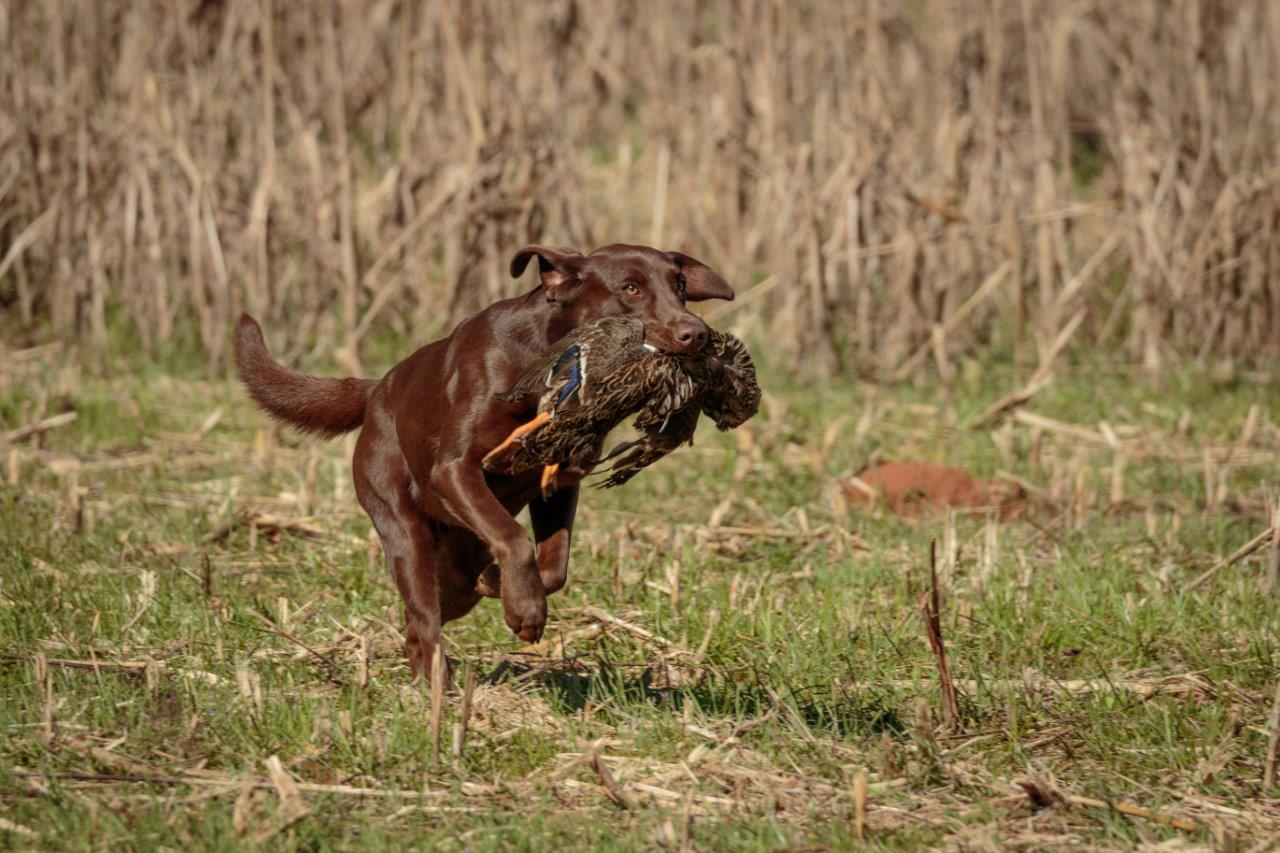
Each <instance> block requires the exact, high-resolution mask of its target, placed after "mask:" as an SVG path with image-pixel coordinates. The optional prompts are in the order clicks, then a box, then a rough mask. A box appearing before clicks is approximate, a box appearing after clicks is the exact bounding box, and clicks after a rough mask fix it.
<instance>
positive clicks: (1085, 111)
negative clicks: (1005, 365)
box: [0, 0, 1280, 380]
mask: <svg viewBox="0 0 1280 853" xmlns="http://www.w3.org/2000/svg"><path fill="white" fill-rule="evenodd" d="M0 44H3V45H4V47H5V49H4V51H3V54H2V56H0V93H3V94H2V95H0V104H3V105H4V106H3V107H2V108H0V199H3V209H4V211H5V212H4V215H3V217H0V299H3V302H4V304H6V305H8V306H10V309H11V311H12V313H13V314H14V315H15V316H16V317H17V318H19V320H20V322H21V323H22V324H23V325H25V326H26V327H27V328H32V327H33V324H37V323H40V322H42V321H47V322H48V324H49V326H48V327H49V328H51V329H52V330H54V332H55V333H56V334H57V335H59V336H60V337H64V338H67V339H70V338H75V339H78V340H84V341H87V342H89V343H91V345H92V346H94V347H96V348H97V349H98V350H102V349H104V348H105V347H107V346H108V345H109V344H110V343H112V342H113V341H115V340H117V339H118V337H119V336H120V335H128V336H129V337H131V338H136V339H137V340H139V341H141V343H142V345H143V346H144V348H145V349H147V350H149V351H152V352H163V351H165V350H166V348H168V347H169V346H170V345H171V344H173V343H174V342H175V341H189V340H190V339H191V338H193V337H194V338H195V339H196V340H197V341H198V343H199V345H200V347H202V349H203V350H204V351H206V352H207V354H208V355H209V356H210V357H212V359H213V362H214V364H215V365H219V364H222V363H224V362H225V359H226V355H227V342H228V340H229V329H230V325H231V324H232V323H233V321H234V318H235V317H236V315H237V312H238V311H240V310H241V309H249V310H250V311H252V312H254V313H255V314H257V315H258V316H259V317H261V318H264V319H265V320H266V321H267V322H266V326H267V327H268V328H270V329H275V330H281V329H286V330H287V332H288V334H287V337H288V345H289V349H288V350H287V352H288V354H289V356H290V357H291V358H292V357H296V356H297V355H298V354H300V353H301V352H302V351H303V348H304V347H310V346H314V350H313V352H314V353H316V354H320V355H324V356H330V355H332V356H333V357H336V358H337V359H338V361H339V363H341V364H343V365H345V366H346V367H347V368H348V369H355V368H356V367H357V365H358V361H359V358H358V355H359V353H360V351H361V343H362V341H364V340H365V339H366V337H367V335H368V333H369V332H370V331H371V330H374V329H381V328H386V327H388V326H389V327H391V328H393V329H395V330H397V331H399V332H401V333H405V332H408V331H410V330H413V332H414V335H415V337H420V336H421V333H422V329H423V328H424V327H426V328H438V327H440V326H441V325H443V324H446V323H448V322H451V321H452V320H456V319H457V318H458V317H460V316H462V315H463V314H465V313H467V312H470V311H472V310H474V309H476V308H477V307H479V306H481V305H484V304H486V303H488V302H489V301H491V300H492V299H494V298H496V297H498V296H502V295H506V294H510V293H513V292H515V291H516V290H517V288H518V287H519V285H518V284H517V283H514V282H511V281H510V280H509V279H508V278H507V277H506V275H505V273H504V268H505V261H506V256H507V255H508V254H509V253H510V252H511V251H512V249H513V248H514V247H516V246H518V245H520V244H522V243H524V242H527V241H543V242H551V243H554V244H572V245H577V246H593V245H596V244H600V243H605V242H609V241H613V240H618V239H622V240H630V241H633V242H651V243H657V244H663V245H670V246H679V247H681V248H683V249H685V250H688V251H690V252H692V253H694V254H696V255H698V256H700V257H703V258H704V259H705V260H707V261H708V262H710V263H712V264H713V265H715V266H716V267H718V268H719V269H721V270H723V271H724V272H725V273H726V274H727V275H728V276H729V278H730V279H731V280H733V281H735V282H737V283H738V285H739V286H740V288H741V289H742V290H743V291H745V293H744V295H743V298H742V299H741V300H740V302H739V303H737V304H736V305H734V306H731V307H728V308H726V309H722V310H725V311H731V312H733V318H734V321H735V322H736V323H737V324H738V325H739V327H740V330H746V331H748V332H750V331H752V329H753V327H754V326H755V324H756V323H757V322H758V321H759V318H761V317H768V318H769V320H770V330H771V331H772V332H773V333H775V334H776V333H777V332H778V331H779V330H782V331H783V333H782V334H777V335H776V337H777V340H778V342H779V344H780V346H781V348H782V349H783V350H784V351H786V352H788V353H789V354H790V356H791V357H792V358H793V360H794V361H795V362H796V363H804V364H806V365H809V366H811V367H813V368H815V369H826V370H836V369H857V370H861V371H876V372H879V373H880V374H881V375H891V376H896V377H901V376H905V375H909V374H912V373H915V372H918V371H919V370H920V369H922V368H928V367H930V366H931V365H932V366H933V367H934V368H935V369H936V370H937V371H938V372H939V374H940V375H941V376H942V377H943V378H944V380H951V379H952V378H953V375H954V371H955V369H956V364H955V362H956V359H957V357H958V356H962V355H965V354H968V353H972V352H974V351H976V350H977V349H979V348H982V347H986V346H988V345H991V344H996V345H998V346H1000V347H1002V348H1004V349H1005V350H1012V352H1013V354H1014V357H1015V359H1016V360H1017V361H1018V363H1019V364H1022V365H1026V367H1027V369H1028V370H1029V369H1031V367H1032V366H1035V365H1040V366H1041V367H1046V366H1048V363H1051V362H1052V361H1053V360H1054V358H1053V356H1054V355H1055V354H1056V352H1057V351H1058V350H1060V349H1061V348H1062V347H1063V346H1066V345H1068V344H1076V345H1087V346H1089V347H1090V348H1093V349H1096V350H1101V351H1108V352H1115V353H1118V354H1122V355H1123V356H1124V357H1125V358H1126V359H1127V360H1130V361H1136V362H1138V363H1140V364H1142V365H1144V366H1145V367H1146V368H1147V369H1148V370H1157V369H1159V368H1160V366H1161V365H1163V364H1164V363H1165V362H1166V361H1167V360H1169V359H1174V360H1179V359H1180V358H1181V357H1191V358H1195V359H1198V360H1199V361H1201V362H1202V363H1206V364H1209V365H1211V366H1213V367H1215V368H1217V369H1220V370H1222V371H1225V372H1226V373H1228V374H1229V373H1232V372H1236V373H1238V372H1240V371H1241V370H1242V369H1249V368H1251V367H1257V366H1265V365H1267V364H1269V363H1271V360H1272V359H1274V357H1275V355H1276V352H1277V337H1276V335H1275V334H1274V330H1275V328H1277V326H1280V283H1278V282H1280V274H1278V273H1280V270H1278V269H1277V263H1278V261H1277V257H1278V256H1277V251H1276V247H1277V243H1276V236H1275V235H1276V233H1277V221H1280V220H1278V217H1280V193H1278V192H1277V174H1278V173H1277V169H1280V161H1277V159H1276V158H1277V154H1276V152H1277V150H1280V149H1278V148H1277V140H1278V139H1280V127H1277V122H1278V121H1280V119H1278V118H1277V117H1278V116H1280V104H1278V103H1277V98H1278V97H1280V95H1277V92H1278V91H1280V88H1278V87H1277V86H1275V85H1274V83H1275V81H1276V80H1277V79H1280V48H1277V45H1280V7H1277V6H1276V4H1274V3H1271V2H1268V0H1242V2H1216V0H1178V2H1174V3H1171V4H1170V3H1166V2H1162V0H1134V1H1133V2H1124V3H1114V2H1102V0H1086V2H1077V3H1069V4H1064V3H1059V2H1052V0H991V2H977V0H974V2H960V3H956V2H950V0H928V2H924V3H912V4H899V3H893V2H883V0H870V2H865V3H845V2H823V0H813V1H812V2H798V3H745V4H742V3H730V2H720V1H718V2H699V3H683V2H660V3H634V2H626V3H616V4H589V3H583V2H580V0H558V1H557V2H551V3H521V4H515V5H514V6H513V5H512V4H508V3H500V2H490V0H476V2H472V0H447V2H438V3H436V2H430V3H427V2H410V0H377V2H373V3H365V2H363V0H335V2H329V3H304V4H284V3H279V2H276V0H236V1H235V2H233V0H210V2H200V3H195V2H191V3H185V2H184V3H169V4H131V3H122V2H97V3H83V4H74V3H73V4H56V3H55V4H50V3H20V4H16V5H12V6H9V7H7V8H6V9H5V10H4V11H3V12H2V13H0ZM117 318H118V319H117ZM42 327H43V326H42Z"/></svg>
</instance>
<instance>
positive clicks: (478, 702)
mask: <svg viewBox="0 0 1280 853" xmlns="http://www.w3.org/2000/svg"><path fill="white" fill-rule="evenodd" d="M0 45H3V48H4V49H3V51H0V451H3V454H4V458H5V464H6V469H5V473H4V486H3V491H2V492H0V684H2V685H3V687H2V689H3V696H4V699H5V701H4V702H3V704H2V705H0V802H2V803H3V807H2V808H0V812H2V813H3V818H2V820H0V846H9V847H30V846H34V847H42V848H64V847H77V848H100V847H106V846H114V845H117V844H120V843H125V842H130V841H131V842H132V843H133V844H134V845H135V846H138V847H142V848H154V847H159V846H167V847H178V846H226V847H229V846H235V845H240V844H261V845H266V846H271V847H279V848H286V849H291V848H314V847H317V846H332V845H340V846H352V847H357V846H368V847H382V846H388V845H389V846H395V847H408V846H418V847H428V846H431V845H444V844H453V845H454V846H455V847H458V848H462V847H467V848H470V847H480V848H492V847H498V848H512V847H514V848H532V847H544V846H549V845H553V844H554V845H559V846H569V847H587V846H616V847H624V848H633V847H637V848H638V847H652V846H663V847H672V848H678V847H688V846H693V847H726V846H745V847H755V848H780V847H805V846H808V847H818V848H822V847H835V848H839V847H845V846H849V845H850V844H852V843H854V842H855V840H856V839H857V837H858V835H860V834H865V836H866V840H867V841H868V842H869V843H873V844H877V843H878V844H884V845H930V846H967V847H975V848H984V849H986V848H989V849H995V848H997V847H1009V846H1013V847H1022V848H1037V849H1039V848H1045V847H1054V846H1061V847H1071V846H1079V845H1082V844H1093V845H1097V846H1103V847H1131V846H1134V845H1140V844H1149V845H1160V844H1166V845H1170V846H1175V847H1176V846H1178V845H1188V844H1192V845H1204V844H1212V845H1214V846H1217V847H1219V848H1224V849H1228V848H1229V849H1242V850H1251V849H1258V850H1262V849H1272V848H1274V846H1275V845H1276V844H1277V843H1280V841H1278V839H1280V785H1278V784H1277V781H1276V772H1275V762H1276V749H1277V746H1276V742H1277V732H1278V731H1280V721H1277V720H1276V719H1275V714H1277V713H1280V712H1278V711H1277V710H1276V708H1275V706H1274V704H1273V703H1274V702H1275V701H1277V700H1278V699H1280V694H1277V681H1278V680H1280V675H1278V673H1280V615H1278V614H1280V608H1277V606H1276V605H1277V598H1278V596H1280V589H1278V586H1280V583H1278V581H1277V573H1278V572H1280V535H1278V534H1276V532H1275V531H1276V525H1275V520H1274V519H1275V507H1276V505H1277V502H1278V501H1277V497H1276V489H1275V485H1276V481H1277V473H1276V472H1277V464H1278V463H1280V428H1278V427H1277V423H1278V422H1280V404H1277V402H1276V401H1277V399H1280V388H1278V387H1277V385H1278V381H1280V375H1278V374H1277V356H1278V355H1280V335H1278V334H1277V333H1276V329H1277V328H1280V239H1278V238H1280V85H1277V84H1280V4H1275V3H1271V2H1268V1H1267V0H1241V2H1227V0H1223V2H1207V0H1205V1H1204V2H1189V1H1188V0H1175V2H1159V0H1129V2H1095V0H1079V2H1074V3H1058V2H1047V0H988V2H978V0H973V2H964V1H963V0H946V2H944V0H919V2H902V3H890V2H877V0H867V2H834V0H832V2H825V1H824V0H807V2H772V3H770V2H734V3H730V2H714V0H706V2H692V0H690V2H679V3H676V2H655V3H640V2H631V3H628V2H619V3H608V4H606V3H589V2H574V0H567V1H566V0H557V1H556V2H548V3H522V4H507V3H498V2H480V1H479V0H477V2H462V0H441V2H407V1H406V0H375V2H369V3H365V2H354V0H332V2H305V3H297V4H293V3H289V4H286V3H281V2H272V0H261V1H260V2H247V0H246V1H245V2H234V1H233V0H202V2H195V0H192V2H171V3H125V2H115V0H104V2H89V0H56V1H55V2H47V3H44V2H40V3H36V2H16V3H6V4H3V5H0ZM613 241H630V242H644V243H651V244H655V245H659V246H661V247H663V248H668V249H677V248H678V249H681V250H683V251H686V252H689V253H690V254H693V255H695V256H697V257H699V258H701V259H702V260H704V261H706V262H707V263H709V264H711V265H712V266H714V267H716V268H717V269H719V270H720V271H721V272H723V273H724V274H726V276H728V277H729V278H730V280H731V281H733V282H734V284H735V286H736V287H737V289H738V292H739V298H738V300H737V301H736V302H734V303H731V304H725V305H717V306H714V307H709V308H708V314H707V315H708V317H709V319H710V320H711V321H712V322H713V323H714V324H715V325H717V326H719V327H722V328H726V329H729V330H732V331H734V332H736V333H738V334H740V335H742V336H743V337H745V338H746V339H747V340H748V342H749V343H750V344H751V345H752V348H753V352H754V353H755V354H756V357H757V360H758V362H759V363H760V365H761V368H762V378H763V383H764V385H765V388H766V398H765V405H764V409H763V411H762V413H761V415H760V416H759V417H758V418H757V419H756V420H755V421H753V422H752V423H750V424H749V425H748V426H747V427H746V428H744V429H743V430H741V431H739V432H737V433H734V434H730V435H727V436H720V435H712V434H711V432H713V431H708V430H705V429H704V432H703V434H700V435H699V439H698V444H697V446H695V447H694V448H692V449H688V450H683V451H681V458H680V459H678V460H670V461H668V462H666V463H664V464H661V465H659V466H657V467H655V468H654V469H653V470H651V471H647V472H645V474H643V475H642V476H641V477H639V478H638V479H637V480H636V481H635V482H634V483H633V484H630V485H629V486H627V487H626V488H624V489H622V490H620V491H617V492H592V493H590V494H589V495H588V497H587V500H586V501H585V503H586V506H585V508H584V510H583V513H582V522H581V527H580V531H579V533H578V534H577V540H576V543H575V556H574V562H573V565H572V568H571V575H570V586H569V588H568V589H567V590H566V591H565V592H564V593H563V594H561V595H558V596H556V597H555V598H554V599H553V600H552V605H551V608H552V623H551V626H550V627H549V630H548V634H547V640H546V642H545V643H544V644H542V645H541V646H539V647H538V648H535V649H524V650H519V649H518V646H519V643H518V642H516V641H513V640H512V639H511V638H510V636H509V635H508V634H507V632H506V631H505V629H504V628H503V626H502V622H501V619H500V617H499V614H498V611H497V609H496V607H494V606H493V605H492V603H489V604H483V605H481V606H480V607H479V608H477V611H476V612H475V613H473V614H472V615H471V616H469V617H468V618H466V619H464V620H463V621H462V622H460V623H456V624H455V625H453V626H452V627H451V628H450V630H449V632H448V641H449V644H448V651H449V654H450V656H451V657H453V658H455V659H456V660H458V661H460V662H461V667H460V670H461V672H463V673H465V672H467V671H470V672H473V673H474V676H475V682H476V687H475V690H474V693H473V695H472V699H473V701H472V703H471V708H470V711H469V713H464V711H463V699H462V696H460V695H451V696H447V697H445V698H444V700H443V703H442V705H441V708H440V711H439V713H436V712H434V711H433V697H432V694H431V691H430V690H429V689H428V687H427V686H425V685H413V684H411V683H410V679H409V674H408V671H407V669H406V667H405V665H404V662H403V659H402V658H401V649H400V645H399V638H398V629H399V627H400V624H399V617H398V614H397V610H398V608H397V606H396V605H397V598H396V595H395V593H394V590H393V589H392V587H391V584H390V583H389V581H388V578H387V577H386V574H385V569H384V568H383V567H382V565H381V560H380V555H379V553H378V551H377V547H376V543H374V542H372V541H371V539H370V535H369V533H370V526H369V524H368V521H367V519H366V518H365V517H364V516H363V515H362V514H361V513H360V511H359V508H358V506H357V505H356V503H355V501H354V497H353V495H352V493H351V491H352V490H351V487H350V479H349V471H348V468H347V459H348V458H349V455H350V454H349V449H350V445H349V443H344V442H343V441H338V442H334V443H331V444H329V445H314V444H312V443H310V442H307V441H304V440H301V439H299V438H298V437H296V436H294V435H292V434H290V433H288V432H287V431H281V430H278V429H277V428H275V427H274V426H272V425H270V424H269V423H268V422H267V421H266V419H265V418H264V417H263V416H261V415H260V414H258V413H256V412H255V411H253V410H252V408H251V407H250V406H249V405H248V404H247V403H246V401H245V399H244V395H243V393H242V392H241V391H240V389H239V388H238V387H237V386H236V385H235V383H234V382H233V381H232V379H231V378H230V376H229V374H228V366H229V365H228V362H229V355H230V351H229V346H230V328H231V326H232V324H233V323H234V319H235V317H236V316H237V315H238V313H239V312H240V311H241V310H249V311H251V312H253V313H254V314H255V315H256V316H258V317H259V319H261V320H262V321H263V324H264V326H265V327H266V331H267V335H268V340H269V342H270V343H271V344H272V346H273V347H274V348H275V351H276V352H277V353H279V354H280V355H281V356H282V358H284V359H285V360H286V361H288V362H289V363H291V364H294V365H298V366H301V367H303V368H305V369H308V370H314V371H317V372H326V373H360V374H364V375H378V374H380V373H381V372H382V371H384V370H386V369H387V368H388V367H390V366H391V364H393V363H394V362H395V360H397V359H398V358H399V357H402V356H403V355H404V354H406V353H407V352H408V351H410V350H411V349H412V347H414V346H416V345H418V344H420V343H423V342H426V341H427V340H430V339H432V338H433V337H434V336H435V335H437V334H439V333H441V332H442V331H445V330H447V328H448V327H449V326H450V325H451V324H452V323H454V322H456V321H457V319H459V318H460V317H463V316H465V315H466V314H468V313H470V312H472V311H474V310H476V309H477V308H479V307H481V306H483V305H485V304H487V303H488V302H490V301H492V300H493V299H496V298H499V297H502V296H505V295H510V294H514V293H518V292H521V291H522V290H523V289H526V288H528V287H529V286H530V283H529V281H527V280H526V281H523V282H518V281H514V280H512V279H510V278H509V277H508V276H507V275H506V272H505V268H506V262H507V259H508V258H509V257H510V255H511V253H512V252H513V251H514V250H515V249H516V248H517V247H518V246H520V245H522V244H523V243H526V242H547V243H552V244H555V245H567V246H574V247H578V248H581V249H584V250H586V249H589V248H591V247H592V246H595V245H597V244H601V243H607V242H613ZM877 459H921V460H927V461H935V462H942V463H946V464H951V465H957V466H961V467H964V468H966V469H968V470H969V471H971V472H973V473H974V474H975V475H978V476H982V477H984V478H989V479H992V480H996V481H999V482H1002V483H1019V484H1021V486H1022V487H1023V488H1025V489H1027V490H1028V491H1029V492H1030V494H1031V495H1032V497H1033V498H1034V504H1035V506H1034V511H1032V512H1030V513H1028V514H1027V515H1026V516H1025V517H1022V518H1018V519H1005V520H1001V519H998V518H995V517H990V516H988V515H984V514H981V513H976V514H975V513H967V514H963V513H962V514H945V513H944V514H940V515H935V516H930V517H926V518H924V519H918V520H910V519H901V518H897V517H894V516H892V515H889V514H887V513H885V512H883V511H880V510H877V509H875V508H874V507H873V508H866V507H856V506H852V505H850V503H849V502H848V500H847V499H846V497H845V496H844V495H845V492H844V491H843V489H842V486H841V483H842V482H843V479H842V478H846V477H847V476H848V475H850V474H853V473H854V472H856V471H858V470H860V469H861V468H862V467H863V466H864V465H865V464H867V463H868V462H872V461H875V460H877ZM931 537H937V539H938V541H939V549H938V550H939V559H938V566H937V572H938V588H939V592H940V598H941V604H940V614H939V626H940V628H941V631H942V634H943V636H944V637H945V642H946V648H947V652H948V655H949V663H950V670H951V675H952V677H953V679H954V681H955V684H956V687H957V689H958V691H959V694H960V695H959V701H958V715H957V716H956V718H955V719H952V718H951V716H950V715H949V714H948V713H947V712H946V710H945V706H946V703H945V702H944V698H943V693H942V691H941V689H940V686H939V684H940V679H939V670H938V666H937V659H936V657H935V655H934V654H933V652H932V651H931V649H930V645H929V643H928V642H927V640H926V629H925V620H924V619H923V618H922V614H921V606H920V597H921V594H922V592H923V591H924V590H926V589H927V588H928V584H929V582H928V578H929V559H928V554H929V541H930V538H931ZM1206 571H1208V572H1209V573H1210V574H1209V576H1208V577H1207V578H1206V579H1205V580H1203V581H1201V582H1198V580H1197V579H1198V578H1200V577H1201V576H1202V575H1203V574H1204V573H1205V572H1206ZM463 718H465V719H466V720H467V736H466V742H465V745H464V748H463V749H462V750H461V754H459V755H455V754H454V752H453V750H452V749H451V739H452V737H453V731H454V727H455V724H456V723H457V722H458V721H460V720H462V719H463ZM436 721H438V722H439V725H438V729H439V731H440V732H441V733H442V735H441V737H442V741H443V749H442V751H441V755H440V756H439V757H438V758H437V757H436V756H435V754H434V750H433V742H434V740H435V732H436V730H437V725H436ZM864 774H865V775H864ZM860 779H863V780H865V789H866V796H865V798H864V797H862V796H861V795H860V794H858V793H856V792H857V791H860V790H861V789H862V788H863V783H862V782H861V781H859V780H860ZM864 800H865V802H864ZM1268 845H1270V846H1268Z"/></svg>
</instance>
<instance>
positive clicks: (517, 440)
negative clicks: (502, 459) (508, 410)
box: [481, 412, 551, 465]
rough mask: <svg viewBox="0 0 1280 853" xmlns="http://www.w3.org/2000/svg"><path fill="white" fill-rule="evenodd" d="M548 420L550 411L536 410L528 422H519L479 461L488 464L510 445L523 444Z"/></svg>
mask: <svg viewBox="0 0 1280 853" xmlns="http://www.w3.org/2000/svg"><path fill="white" fill-rule="evenodd" d="M549 420H551V413H550V412H538V414H537V415H535V416H534V418H533V420H531V421H529V422H528V423H524V424H520V426H518V427H516V428H515V429H513V430H512V431H511V435H509V436H507V437H506V439H504V440H503V442H502V444H499V445H498V446H497V447H495V448H494V449H493V450H490V451H489V452H488V453H486V454H485V455H484V459H482V460H481V463H482V464H484V465H488V464H489V462H490V461H492V460H494V459H497V458H498V457H499V456H501V455H502V454H504V453H506V452H507V451H508V450H510V449H511V448H512V447H515V446H516V445H517V444H523V443H524V440H525V439H526V438H528V437H529V436H530V435H532V434H533V433H535V432H537V431H538V430H540V429H542V427H544V426H546V424H547V421H549Z"/></svg>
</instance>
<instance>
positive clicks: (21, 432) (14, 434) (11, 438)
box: [4, 412, 79, 444]
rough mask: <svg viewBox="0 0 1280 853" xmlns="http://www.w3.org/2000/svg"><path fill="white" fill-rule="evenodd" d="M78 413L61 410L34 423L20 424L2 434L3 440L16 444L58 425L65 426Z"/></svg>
mask: <svg viewBox="0 0 1280 853" xmlns="http://www.w3.org/2000/svg"><path fill="white" fill-rule="evenodd" d="M77 417H79V415H77V414H76V413H75V412H63V413H62V414H60V415H52V416H51V417H47V418H44V419H42V420H38V421H36V422H35V423H30V424H27V425H26V426H20V427H18V428H17V429H11V430H9V431H8V432H6V433H5V434H4V439H5V441H7V442H9V443H11V444H16V443H17V442H19V441H22V440H23V439H26V438H30V437H31V436H33V435H40V434H41V433H44V432H48V431H49V430H51V429H55V428H57V427H60V426H66V425H67V424H69V423H71V422H73V421H74V420H75V419H76V418H77Z"/></svg>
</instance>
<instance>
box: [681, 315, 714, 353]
mask: <svg viewBox="0 0 1280 853" xmlns="http://www.w3.org/2000/svg"><path fill="white" fill-rule="evenodd" d="M675 332H676V343H677V344H679V345H680V347H681V348H682V349H683V350H684V351H685V352H693V351H695V350H697V349H698V348H700V347H701V346H702V345H703V344H704V343H706V341H707V324H706V323H704V322H702V321H701V320H686V321H685V322H683V323H681V324H680V325H679V326H677V327H676V330H675Z"/></svg>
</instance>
